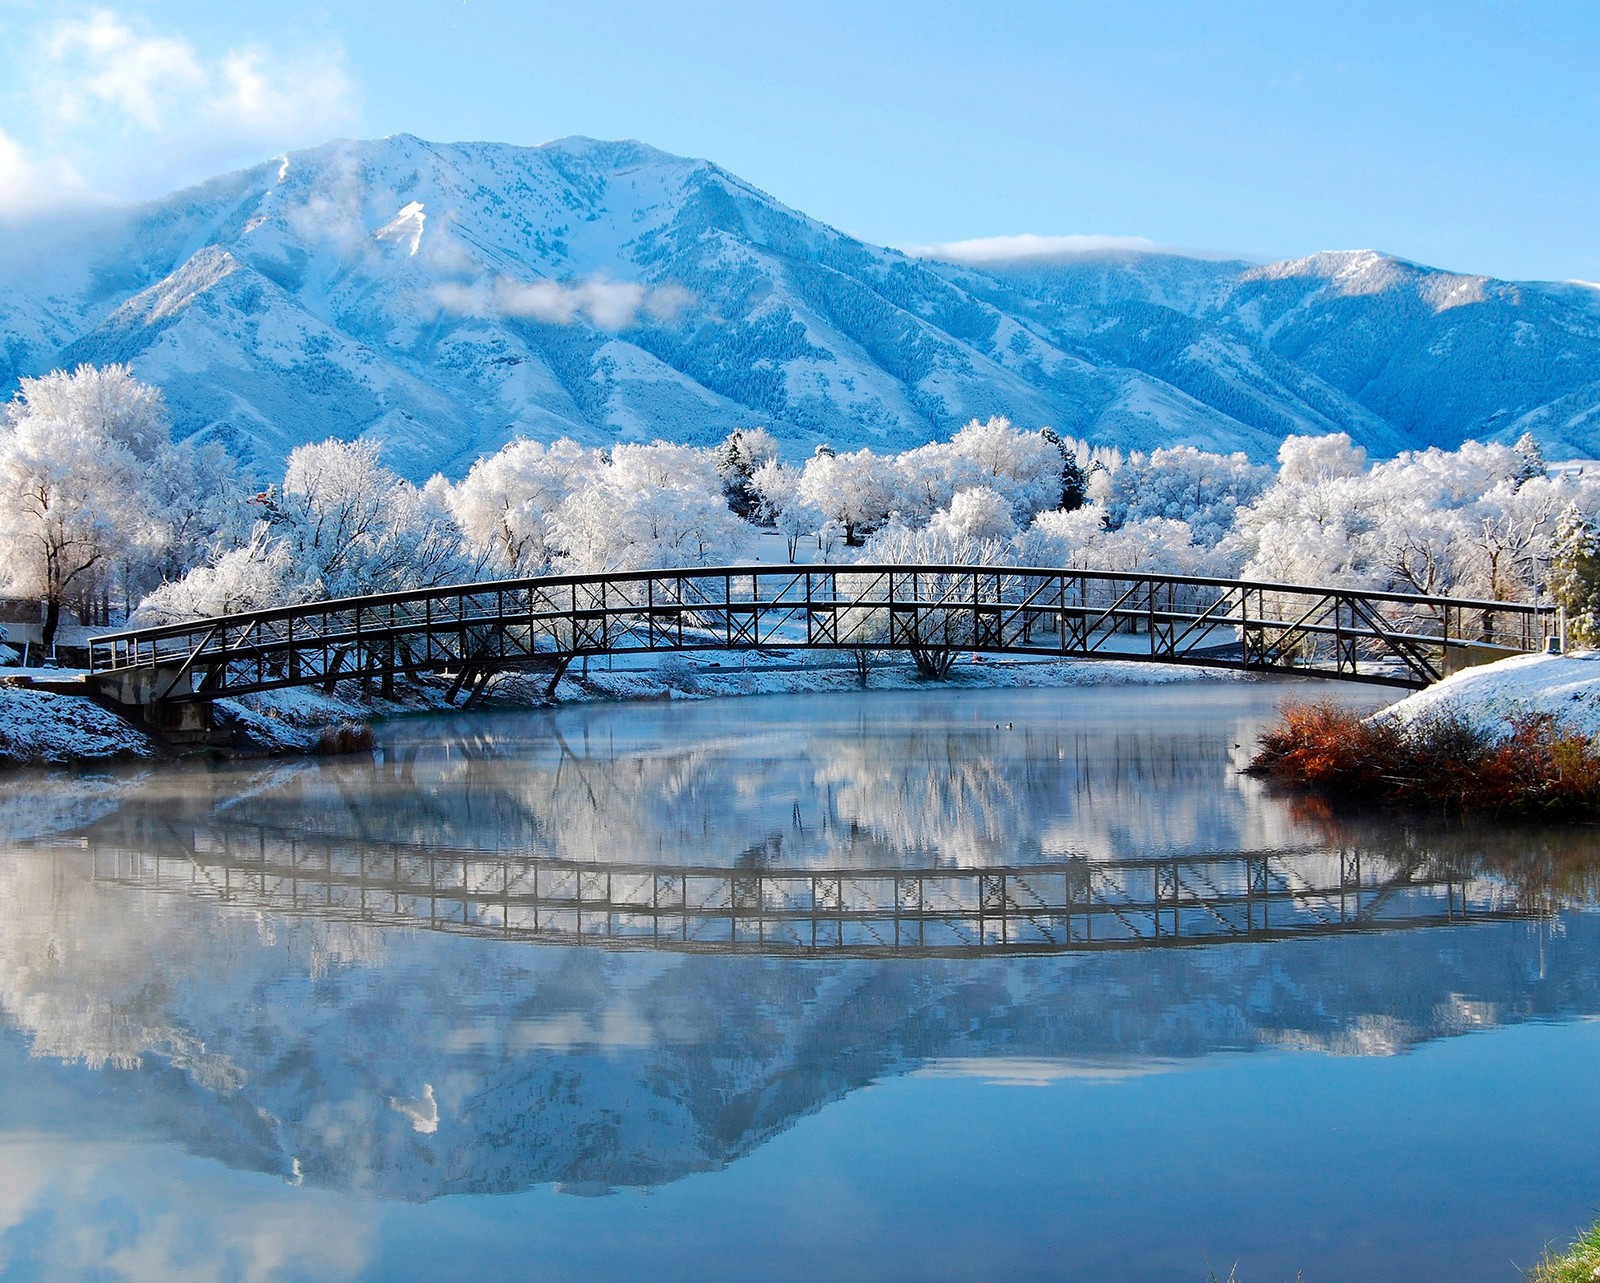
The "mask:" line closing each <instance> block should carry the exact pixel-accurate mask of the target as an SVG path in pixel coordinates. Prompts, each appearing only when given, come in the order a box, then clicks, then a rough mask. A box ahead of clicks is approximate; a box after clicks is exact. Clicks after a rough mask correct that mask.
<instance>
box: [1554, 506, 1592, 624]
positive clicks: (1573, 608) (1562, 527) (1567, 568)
mask: <svg viewBox="0 0 1600 1283" xmlns="http://www.w3.org/2000/svg"><path fill="white" fill-rule="evenodd" d="M1550 595H1551V596H1553V597H1554V598H1555V599H1556V604H1557V605H1559V606H1561V607H1563V608H1564V609H1565V610H1566V612H1567V636H1568V637H1569V638H1570V639H1571V640H1573V641H1575V642H1577V643H1578V644H1579V645H1580V646H1594V645H1596V644H1600V531H1597V530H1596V528H1595V522H1594V520H1593V519H1592V518H1591V517H1590V516H1589V515H1588V514H1587V513H1586V512H1584V511H1582V510H1581V509H1580V508H1579V507H1578V506H1577V505H1576V504H1572V505H1569V506H1568V507H1567V508H1566V509H1565V510H1564V511H1563V512H1562V514H1561V517H1560V519H1559V521H1557V523H1556V531H1555V538H1554V539H1553V541H1552V545H1551V552H1550Z"/></svg>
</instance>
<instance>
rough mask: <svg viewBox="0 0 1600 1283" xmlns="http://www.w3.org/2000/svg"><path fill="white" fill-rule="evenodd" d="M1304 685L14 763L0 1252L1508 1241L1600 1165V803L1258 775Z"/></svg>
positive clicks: (668, 1261) (465, 721) (1138, 691)
mask: <svg viewBox="0 0 1600 1283" xmlns="http://www.w3.org/2000/svg"><path fill="white" fill-rule="evenodd" d="M1289 690H1290V688H1289V687H1288V686H1286V685H1285V684H1277V683H1255V682H1231V681H1230V682H1216V683H1211V682H1206V683H1199V682H1197V683H1192V684H1183V685H1177V686H1165V687H1133V688H1114V689H1107V688H1099V689H1088V690H1068V691H1003V692H1002V691H972V690H967V691H960V690H954V691H941V690H930V691H927V692H916V693H910V694H904V693H881V694H880V693H868V694H865V695H861V696H821V697H818V696H811V697H803V696H801V697H771V698H761V699H740V700H720V701H705V702H701V703H680V702H673V703H666V702H662V703H645V704H625V705H609V706H588V707H581V708H568V709H556V710H550V711H539V712H527V713H514V714H511V713H508V714H493V715H482V716H470V717H461V718H437V717H427V718H416V719H409V720H403V721H398V722H394V723H390V724H388V725H386V726H384V727H381V728H380V739H379V748H378V751H377V753H376V754H375V755H374V757H373V758H372V760H370V761H369V760H366V759H359V760H358V759H334V760H323V761H316V760H297V761H277V762H265V763H262V762H257V763H235V764H230V765H226V766H216V767H205V766H188V765H184V766H176V767H162V768H158V769H153V770H149V769H146V770H138V771H133V772H129V773H125V774H121V773H119V774H110V775H106V776H99V777H88V778H76V779H70V778H65V777H28V778H18V779H14V780H12V781H10V782H8V783H7V784H5V785H3V786H0V1171H4V1173H5V1176H4V1179H3V1181H0V1275H3V1276H5V1277H17V1278H30V1277H37V1278H46V1277H49V1278H56V1277H73V1276H75V1275H78V1274H83V1273H87V1272H89V1270H90V1268H91V1267H92V1266H94V1265H96V1264H97V1263H99V1262H104V1261H111V1262H113V1263H114V1264H113V1273H115V1272H117V1271H120V1272H121V1273H122V1274H123V1275H125V1276H128V1277H146V1276H148V1277H172V1276H183V1275H185V1274H186V1273H187V1272H195V1271H198V1270H199V1269H200V1268H201V1267H200V1264H199V1263H200V1262H203V1261H212V1262H214V1261H219V1260H220V1261H225V1262H227V1263H229V1269H230V1271H231V1272H232V1273H234V1274H235V1275H237V1276H239V1277H252V1278H253V1277H260V1278H278V1277H287V1278H299V1277H305V1278H326V1277H371V1278H404V1277H419V1278H421V1277H431V1278H436V1277H481V1276H483V1275H484V1272H485V1271H486V1270H495V1269H498V1270H501V1271H503V1272H506V1273H507V1276H510V1277H522V1276H530V1277H536V1276H544V1275H548V1276H550V1277H565V1276H573V1277H578V1276H584V1277H627V1276H635V1277H636V1276H639V1275H640V1274H641V1272H644V1273H648V1274H650V1275H651V1276H665V1277H683V1278H690V1277H694V1278H707V1277H710V1278H723V1277H727V1278H732V1277H749V1276H760V1277H776V1278H789V1277H793V1278H800V1277H805V1278H817V1277H830V1276H843V1277H894V1278H898V1277H908V1278H909V1277H918V1278H942V1277H951V1278H954V1277H973V1276H974V1275H973V1273H972V1271H973V1270H974V1269H977V1270H979V1271H980V1273H981V1271H982V1270H984V1269H991V1270H998V1271H1000V1272H1001V1273H1002V1274H1003V1275H1004V1276H1005V1277H1013V1278H1032V1277H1037V1278H1078V1277H1081V1278H1103V1277H1118V1278H1128V1279H1141V1278H1152V1279H1154V1278H1173V1277H1193V1278H1197V1279H1198V1278H1204V1277H1205V1271H1206V1268H1207V1261H1208V1260H1209V1261H1210V1262H1211V1263H1212V1264H1213V1265H1216V1266H1217V1267H1218V1272H1219V1274H1225V1273H1226V1269H1227V1266H1228V1264H1230V1263H1231V1262H1232V1261H1234V1260H1235V1259H1237V1260H1239V1261H1240V1262H1241V1269H1240V1276H1241V1277H1242V1278H1246V1279H1257V1278H1272V1277H1280V1276H1282V1277H1292V1276H1293V1273H1294V1271H1295V1270H1298V1269H1305V1270H1306V1271H1307V1277H1308V1278H1310V1277H1339V1278H1368V1277H1370V1278H1383V1277H1393V1276H1394V1274H1395V1271H1396V1270H1398V1269H1400V1268H1401V1267H1402V1263H1404V1262H1406V1261H1407V1260H1414V1259H1416V1258H1415V1256H1414V1255H1413V1256H1408V1253H1413V1254H1414V1253H1420V1252H1422V1251H1424V1250H1427V1251H1429V1252H1432V1253H1434V1255H1433V1256H1432V1257H1431V1258H1430V1259H1432V1260H1434V1261H1436V1262H1438V1263H1439V1273H1440V1276H1441V1277H1443V1276H1448V1277H1453V1278H1484V1279H1489V1278H1503V1277H1507V1273H1506V1270H1505V1268H1503V1266H1502V1263H1503V1262H1505V1261H1507V1260H1511V1259H1518V1260H1521V1261H1523V1263H1526V1262H1527V1260H1529V1259H1531V1257H1532V1256H1533V1255H1534V1254H1536V1252H1537V1249H1538V1247H1539V1246H1540V1245H1541V1244H1542V1243H1543V1242H1544V1241H1545V1240H1546V1239H1548V1238H1551V1237H1554V1236H1556V1235H1559V1234H1561V1233H1563V1232H1565V1231H1567V1230H1568V1229H1570V1227H1571V1226H1572V1225H1574V1224H1576V1223H1577V1222H1578V1221H1579V1220H1580V1219H1582V1218H1583V1217H1584V1216H1585V1215H1586V1214H1587V1209H1589V1208H1590V1207H1592V1204H1593V1201H1594V1199H1595V1198H1596V1197H1597V1194H1596V1191H1597V1190H1600V1158H1597V1157H1596V1156H1595V1155H1594V1154H1593V1153H1591V1152H1590V1151H1591V1149H1592V1147H1591V1146H1587V1145H1584V1144H1581V1143H1579V1141H1578V1140H1577V1139H1576V1138H1578V1137H1584V1136H1592V1135H1593V1134H1594V1127H1593V1124H1594V1123H1596V1122H1600V1117H1591V1115H1596V1114H1600V1107H1597V1106H1594V1105H1591V1104H1589V1103H1587V1101H1586V1100H1585V1099H1574V1097H1575V1096H1579V1095H1582V1094H1581V1093H1574V1092H1573V1091H1571V1090H1570V1088H1563V1087H1561V1084H1562V1083H1564V1082H1565V1083H1570V1082H1571V1081H1574V1079H1573V1078H1572V1077H1571V1076H1572V1075H1581V1074H1582V1073H1583V1072H1584V1069H1583V1067H1584V1066H1585V1065H1587V1066H1588V1067H1589V1069H1590V1070H1591V1071H1592V1066H1593V1064H1594V1063H1595V1060H1594V1057H1595V1055H1596V1053H1597V1052H1600V1042H1597V1036H1596V1033H1595V1030H1596V1029H1597V1028H1600V1025H1597V1024H1596V1023H1594V1022H1592V1021H1591V1020H1590V1019H1589V1018H1590V1017H1592V1016H1594V1015H1595V1014H1596V1013H1597V1012H1600V915H1596V914H1595V913H1593V912H1591V911H1589V905H1590V904H1591V903H1592V901H1593V890H1594V887H1595V885H1596V872H1595V871H1596V856H1597V853H1600V842H1597V839H1596V835H1595V833H1594V832H1593V831H1591V830H1588V829H1576V828H1574V829H1556V830H1540V831H1529V830H1514V829H1504V830H1498V829H1493V828H1485V827H1482V826H1478V827H1475V828H1473V829H1462V828H1460V827H1458V826H1454V825H1451V824H1448V823H1445V822H1443V821H1439V822H1432V821H1429V820H1427V819H1424V818H1418V817H1414V816H1413V817H1406V818H1396V817H1365V818H1362V819H1349V818H1345V819H1340V820H1335V819H1332V818H1330V817H1328V816H1327V815H1325V814H1322V813H1320V812H1319V810H1318V809H1317V808H1316V807H1315V806H1311V805H1308V804H1306V803H1304V802H1297V801H1295V800H1294V799H1290V798H1284V797H1278V796H1274V795H1272V794H1271V793H1269V792H1268V791H1266V790H1265V789H1264V788H1263V787H1262V786H1261V785H1259V784H1258V783H1256V782H1254V781H1252V780H1250V779H1248V778H1247V777H1244V776H1242V775H1241V774H1239V771H1238V766H1239V765H1240V764H1241V763H1242V761H1243V760H1245V759H1246V758H1247V757H1248V752H1249V749H1250V746H1251V745H1252V744H1253V742H1254V738H1255V736H1256V734H1257V733H1258V732H1259V730H1260V729H1261V728H1262V727H1263V726H1264V725H1265V723H1266V722H1267V721H1268V720H1269V719H1270V718H1271V716H1272V714H1273V711H1274V708H1275V706H1276V704H1277V702H1278V701H1279V700H1280V699H1282V698H1283V697H1284V696H1285V694H1286V693H1288V692H1289ZM1301 693H1304V692H1301ZM1316 693H1319V694H1320V693H1323V692H1322V691H1321V690H1320V689H1319V690H1318V691H1317V692H1316ZM1344 697H1345V698H1351V699H1354V700H1357V701H1365V702H1368V703H1372V704H1376V703H1379V702H1382V697H1380V696H1375V695H1372V694H1370V693H1366V692H1361V691H1360V690H1359V688H1352V689H1351V690H1349V691H1346V692H1345V693H1344ZM1490 1155H1492V1156H1493V1157H1492V1161H1491V1158H1490V1157H1489V1156H1490ZM1425 1189H1432V1190H1434V1191H1436V1192H1438V1191H1444V1192H1445V1194H1447V1195H1448V1197H1442V1198H1440V1199H1438V1200H1436V1201H1431V1202H1429V1203H1428V1210H1427V1211H1426V1214H1425V1215H1424V1214H1423V1213H1422V1212H1421V1211H1420V1210H1419V1209H1420V1204H1419V1201H1418V1200H1419V1199H1420V1198H1421V1191H1423V1190H1425ZM574 1195H593V1196H595V1197H582V1198H580V1197H574ZM824 1227H828V1228H826V1232H824ZM1441 1239H1443V1240H1447V1246H1446V1247H1444V1248H1441V1247H1440V1246H1439V1241H1438V1240H1441ZM469 1249H470V1250H469ZM838 1253H845V1254H846V1255H845V1256H843V1257H841V1256H839V1255H838ZM534 1260H536V1261H538V1262H539V1269H538V1270H535V1271H533V1272H532V1273H531V1274H530V1273H529V1267H528V1262H529V1261H534Z"/></svg>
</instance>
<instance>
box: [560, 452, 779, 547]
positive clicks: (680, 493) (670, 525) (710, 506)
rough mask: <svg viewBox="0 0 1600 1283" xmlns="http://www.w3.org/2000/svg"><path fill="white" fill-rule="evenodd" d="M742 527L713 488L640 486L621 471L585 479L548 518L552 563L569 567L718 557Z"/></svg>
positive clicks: (735, 543)
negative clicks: (556, 558)
mask: <svg viewBox="0 0 1600 1283" xmlns="http://www.w3.org/2000/svg"><path fill="white" fill-rule="evenodd" d="M615 471H616V468H615V465H613V468H612V470H611V472H612V473H615ZM748 531H749V527H748V526H747V525H746V524H745V523H744V522H742V521H740V520H739V519H738V518H737V517H735V516H734V515H733V513H732V512H730V511H729V510H728V505H727V503H726V502H725V501H724V500H723V497H722V494H721V491H720V488H715V489H714V488H708V487H707V486H705V485H704V484H700V485H695V484H679V483H669V484H665V485H658V486H653V487H647V486H640V485H638V484H637V483H636V481H635V480H634V478H632V477H629V476H627V475H626V474H624V475H623V476H620V477H619V476H616V475H607V476H603V477H601V478H599V479H597V480H595V481H592V482H590V483H589V484H588V485H586V486H584V487H583V488H582V489H581V490H579V491H578V492H577V493H576V494H574V495H573V496H572V497H571V498H569V499H568V500H567V501H566V502H565V503H563V504H562V505H561V507H560V508H558V509H557V510H556V511H555V512H554V513H553V514H552V515H551V519H550V543H551V546H552V547H553V548H555V549H556V550H557V551H558V553H559V554H560V562H559V564H560V566H561V568H562V569H563V570H567V571H571V572H575V573H601V572H604V571H617V570H645V569H652V568H656V567H662V568H668V567H675V566H709V565H718V564H722V563H725V562H728V561H731V560H732V559H733V558H734V557H735V556H737V555H738V553H739V551H740V550H741V549H742V547H743V546H744V542H745V538H746V535H747V532H748Z"/></svg>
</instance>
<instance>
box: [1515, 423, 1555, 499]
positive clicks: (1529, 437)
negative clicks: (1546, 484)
mask: <svg viewBox="0 0 1600 1283" xmlns="http://www.w3.org/2000/svg"><path fill="white" fill-rule="evenodd" d="M1511 448H1512V449H1513V450H1515V451H1516V452H1517V455H1518V457H1519V458H1521V460H1522V463H1521V464H1520V466H1518V468H1517V472H1516V477H1515V483H1516V484H1517V485H1518V486H1520V485H1522V484H1523V482H1525V481H1532V480H1533V479H1534V478H1535V477H1542V476H1544V475H1545V473H1546V472H1547V471H1548V470H1549V469H1548V465H1547V464H1546V463H1545V461H1544V451H1543V450H1542V449H1540V447H1539V440H1538V438H1537V437H1535V436H1534V435H1533V433H1531V432H1524V433H1523V434H1522V435H1521V436H1520V437H1518V438H1517V443H1516V445H1514V446H1512V447H1511Z"/></svg>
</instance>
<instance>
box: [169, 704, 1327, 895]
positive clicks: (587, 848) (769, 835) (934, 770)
mask: <svg viewBox="0 0 1600 1283" xmlns="http://www.w3.org/2000/svg"><path fill="white" fill-rule="evenodd" d="M547 725H548V731H549V734H548V735H547V736H545V737H541V738H539V739H536V740H534V741H533V742H531V743H525V744H523V745H521V746H519V747H518V748H517V749H515V750H514V751H507V749H506V748H505V747H504V746H502V745H496V744H494V743H492V742H490V743H476V744H475V743H471V742H467V741H462V742H456V743H452V744H450V745H449V746H448V751H446V752H440V751H430V750H428V749H425V748H420V747H417V746H407V745H405V744H399V745H395V746H392V747H391V748H390V749H389V750H388V751H387V752H386V753H385V755H384V757H383V760H381V761H380V762H377V763H366V762H352V761H336V762H323V763H316V764H310V763H305V764H301V766H300V769H296V770H290V771H284V770H282V769H281V768H279V769H275V770H274V771H272V772H270V777H269V778H268V779H266V780H264V781H262V782H261V783H260V784H256V783H254V782H253V781H252V780H251V778H250V777H249V776H248V775H244V776H243V777H241V776H240V775H238V774H235V773H231V772H224V773H219V774H212V775H209V776H206V777H203V779H201V780H198V781H196V787H194V788H192V789H186V790H185V791H184V792H183V793H182V794H181V795H180V796H177V797H174V798H173V799H172V804H173V805H176V806H179V807H182V808H184V810H185V811H186V813H187V814H190V815H192V816H194V817H195V819H196V820H202V819H203V815H204V813H205V812H206V810H208V809H211V808H215V809H216V810H217V811H218V812H219V814H220V813H222V812H226V813H227V815H228V816H229V817H230V818H232V819H235V820H241V821H250V822H257V823H262V824H265V825H271V824H273V823H274V822H277V821H282V820H284V819H285V818H286V817H289V816H292V817H293V825H294V827H295V828H296V829H297V830H300V831H303V832H308V833H316V834H322V835H327V836H333V835H345V836H349V837H351V838H357V839H372V840H388V841H395V842H406V843H414V844H417V845H436V846H443V847H451V848H460V849H467V850H486V851H505V852H527V853H530V854H542V855H556V856H562V857H565V858H569V859H577V860H597V861H605V860H611V859H622V860H635V861H638V860H660V861H662V862H664V863H716V862H721V861H724V860H726V859H728V858H729V857H731V856H732V855H733V854H734V853H736V852H739V851H746V850H762V851H765V852H767V853H768V854H769V856H770V857H772V858H781V859H782V860H783V861H784V862H785V863H786V864H793V865H794V866H796V867H801V866H805V865H816V864H841V863H847V862H850V861H860V862H866V863H872V864H876V865H880V866H887V865H896V864H905V863H911V862H923V863H946V864H948V863H961V864H975V863H979V862H987V863H1007V862H1012V863H1014V862H1018V861H1026V860H1030V859H1035V858H1038V857H1039V856H1040V855H1041V853H1043V854H1046V855H1061V854H1064V853H1067V852H1073V851H1076V852H1082V853H1086V854H1089V855H1091V856H1096V857H1098V856H1102V855H1133V854H1146V853H1151V852H1159V851H1204V850H1209V849H1219V848H1222V849H1230V848H1231V849H1241V848H1245V847H1249V846H1254V845H1287V844H1291V843H1292V842H1293V841H1294V840H1295V833H1294V825H1293V824H1292V823H1291V822H1289V821H1288V819H1287V815H1288V812H1287V810H1286V809H1285V808H1284V807H1283V806H1282V805H1279V804H1276V803H1274V804H1271V805H1267V806H1263V805H1261V804H1260V803H1259V800H1258V799H1259V792H1260V790H1259V787H1258V786H1257V785H1256V784H1255V783H1254V782H1252V781H1249V780H1244V779H1241V778H1240V777H1239V776H1238V774H1237V772H1236V771H1235V770H1234V767H1233V763H1232V761H1231V760H1230V757H1229V751H1228V749H1227V745H1226V742H1225V738H1224V737H1225V736H1226V734H1227V731H1226V730H1224V731H1222V732H1221V733H1220V734H1219V733H1218V731H1217V730H1216V729H1214V728H1198V727H1197V728H1193V729H1190V730H1181V729H1180V730H1176V731H1175V730H1174V729H1172V728H1162V727H1152V726H1148V725H1145V726H1135V727H1131V728H1127V729H1119V728H1118V727H1116V726H1115V725H1114V724H1107V723H1101V724H1097V725H1096V724H1091V725H1088V726H1076V727H1074V726H1072V725H1070V724H1065V725H1055V724H1049V723H1046V724H1043V725H1034V724H1028V723H1021V724H1018V725H1017V726H1016V727H1015V729H1010V730H1008V729H1005V728H1004V727H1003V726H1002V727H1001V728H998V729H996V728H994V727H993V726H992V725H979V726H973V725H961V724H956V725H951V724H949V723H948V722H944V721H938V720H930V721H929V722H928V723H926V724H910V725H906V724H903V723H898V724H889V725H884V726H880V725H874V724H863V725H861V726H859V727H857V728H846V729H842V730H841V729H840V728H838V727H836V726H831V725H830V726H826V727H823V728H820V729H819V730H817V731H816V732H807V731H806V730H805V729H804V728H799V729H796V728H792V727H791V728H786V729H783V730H777V731H775V730H772V729H771V728H762V733H760V734H758V735H755V736H753V737H751V738H744V737H741V736H736V735H729V734H728V733H727V732H726V731H725V730H722V729H719V730H718V731H717V733H715V734H702V735H700V736H698V737H695V738H692V739H690V740H689V741H688V742H687V743H684V744H682V745H674V746H661V745H654V744H651V745H646V746H644V747H642V748H639V747H635V746H634V745H632V744H629V743H624V744H622V745H618V744H615V743H613V742H612V741H611V740H610V739H609V738H605V737H601V736H595V737H593V738H590V737H587V736H578V735H570V734H568V733H566V730H567V728H565V727H564V726H563V724H562V722H561V721H560V719H557V718H551V719H550V720H549V722H548V724H547Z"/></svg>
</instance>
